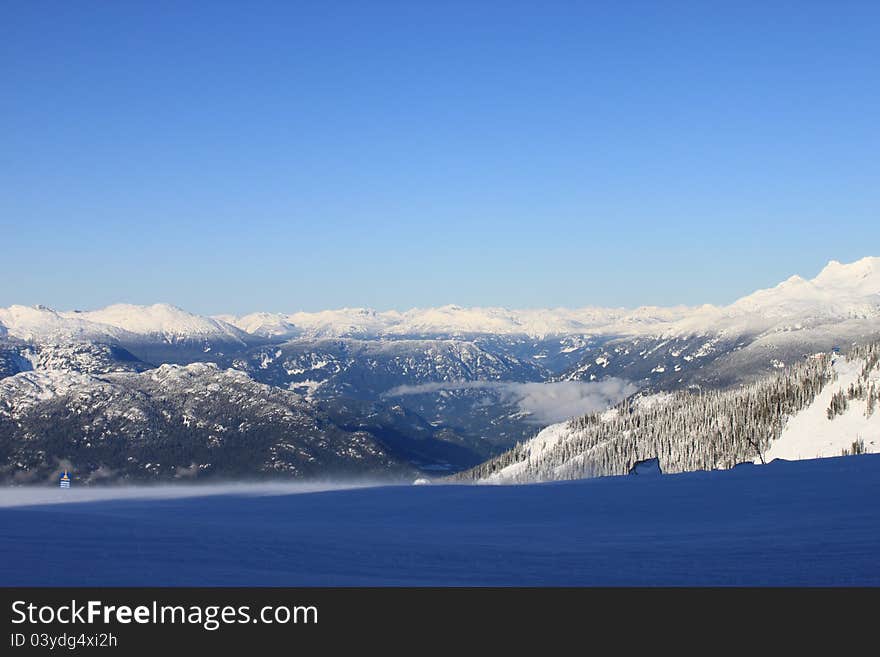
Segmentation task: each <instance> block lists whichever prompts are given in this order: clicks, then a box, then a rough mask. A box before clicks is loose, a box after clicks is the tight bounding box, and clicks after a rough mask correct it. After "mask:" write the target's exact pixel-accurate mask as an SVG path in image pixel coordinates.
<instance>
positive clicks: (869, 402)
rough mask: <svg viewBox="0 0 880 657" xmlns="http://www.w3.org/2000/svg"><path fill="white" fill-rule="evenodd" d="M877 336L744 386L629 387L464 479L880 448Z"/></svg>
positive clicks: (713, 464) (566, 475) (574, 474)
mask: <svg viewBox="0 0 880 657" xmlns="http://www.w3.org/2000/svg"><path fill="white" fill-rule="evenodd" d="M878 397H880V344H876V343H875V344H871V345H867V346H863V347H856V348H854V349H853V350H852V352H851V354H849V355H847V356H845V357H843V356H839V355H831V354H817V355H816V356H815V357H811V358H809V359H807V360H805V361H804V362H802V363H800V364H799V365H797V366H795V367H793V368H789V369H787V370H785V371H783V372H780V373H779V374H777V375H774V376H771V377H769V378H767V379H764V380H761V381H758V382H755V383H753V384H750V385H748V386H743V387H741V388H738V389H732V390H726V391H713V392H708V393H699V394H697V393H692V392H679V393H675V394H659V395H650V396H641V397H636V398H634V399H631V400H627V401H626V402H624V403H623V404H621V405H619V406H618V407H616V408H613V409H610V410H608V411H605V412H601V413H592V414H589V415H586V416H584V417H580V418H575V419H573V420H571V421H569V422H563V423H560V424H555V425H552V426H549V427H547V428H545V429H544V430H543V431H541V432H540V433H539V434H538V435H537V436H536V437H535V438H533V439H532V440H530V441H528V442H526V443H524V444H521V445H517V446H516V447H515V448H513V449H512V450H510V451H509V452H507V453H505V454H502V455H500V456H498V457H496V458H495V459H492V460H490V461H488V462H486V463H484V464H482V465H480V466H478V467H477V468H475V469H474V470H472V471H470V472H468V473H464V474H462V475H459V478H461V479H464V480H479V481H486V482H500V483H504V482H527V481H543V480H554V479H576V478H579V477H589V476H598V475H608V474H624V473H626V472H628V471H629V469H630V468H631V467H632V466H633V465H634V464H635V463H637V462H638V461H641V460H645V459H649V458H659V460H660V465H661V467H662V469H663V471H664V472H682V471H688V470H711V469H719V468H720V469H725V468H730V467H733V466H735V465H737V464H738V463H742V462H746V461H754V462H756V463H761V462H769V461H772V460H773V459H776V458H782V459H788V460H797V459H806V458H817V457H827V456H840V455H841V454H847V453H864V452H880V408H878V407H880V399H878Z"/></svg>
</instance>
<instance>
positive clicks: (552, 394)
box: [383, 378, 639, 424]
mask: <svg viewBox="0 0 880 657" xmlns="http://www.w3.org/2000/svg"><path fill="white" fill-rule="evenodd" d="M638 389H639V388H638V386H636V385H635V384H633V383H631V382H629V381H626V380H624V379H618V378H608V379H603V380H602V381H558V382H550V383H511V382H506V381H447V382H436V383H423V384H420V385H403V386H398V387H396V388H393V389H391V390H389V391H388V392H386V393H385V395H383V396H384V397H399V396H404V395H422V394H431V393H435V392H443V391H454V390H495V391H497V392H498V393H499V395H500V396H501V398H502V400H503V401H505V402H508V403H514V404H516V405H517V406H518V407H519V409H520V411H521V412H523V413H527V414H528V415H529V416H531V421H533V422H534V423H535V424H553V423H554V422H561V421H563V420H567V419H569V418H572V417H575V416H577V415H583V414H585V413H592V412H593V411H600V410H603V409H605V408H608V407H609V406H613V405H614V404H616V403H617V402H619V401H621V400H623V399H625V398H626V397H628V396H630V395H632V394H634V393H635V392H638Z"/></svg>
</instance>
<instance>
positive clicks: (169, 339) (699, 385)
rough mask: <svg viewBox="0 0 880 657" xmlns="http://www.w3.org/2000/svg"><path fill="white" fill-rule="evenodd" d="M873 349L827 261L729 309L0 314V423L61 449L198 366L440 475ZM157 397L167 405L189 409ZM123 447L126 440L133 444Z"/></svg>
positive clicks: (12, 310) (868, 282)
mask: <svg viewBox="0 0 880 657" xmlns="http://www.w3.org/2000/svg"><path fill="white" fill-rule="evenodd" d="M878 335H880V258H876V257H870V258H863V259H862V260H859V261H857V262H854V263H850V264H841V263H839V262H835V261H832V262H830V263H829V264H828V265H827V266H826V267H825V268H824V269H823V270H822V271H821V272H820V273H819V274H818V275H817V276H815V277H814V278H812V279H809V280H808V279H806V278H801V277H799V276H793V277H791V278H789V279H788V280H786V281H784V282H782V283H780V284H779V285H777V286H776V287H773V288H769V289H766V290H758V291H757V292H754V293H753V294H750V295H748V296H746V297H743V298H742V299H739V300H738V301H736V302H734V303H732V304H730V305H728V306H712V305H704V306H696V307H685V306H680V307H672V308H662V307H642V308H637V309H622V308H581V309H574V310H571V309H560V308H557V309H547V310H509V309H505V308H462V307H459V306H444V307H440V308H427V309H413V310H408V311H405V312H399V311H386V312H379V311H374V310H369V309H341V310H328V311H322V312H312V313H307V312H296V313H290V314H273V313H254V314H250V315H246V316H241V317H238V316H230V315H218V316H215V317H205V316H200V315H196V314H193V313H189V312H187V311H185V310H182V309H180V308H176V307H174V306H171V305H168V304H155V305H152V306H135V305H128V304H117V305H113V306H109V307H107V308H103V309H100V310H92V311H79V310H72V311H58V310H53V309H50V308H47V307H44V306H36V307H25V306H11V307H9V308H0V382H2V384H3V385H2V387H0V412H2V410H3V409H6V410H7V411H9V409H13V408H21V407H28V408H31V407H34V408H37V407H39V409H38V411H35V412H39V413H41V414H42V416H41V417H45V416H52V417H54V415H53V414H56V413H60V414H61V415H59V416H58V417H54V420H55V421H57V426H59V427H66V428H67V429H66V430H69V431H74V432H78V431H80V429H79V428H77V427H79V425H78V424H76V423H75V422H73V423H71V422H70V421H69V418H73V417H74V415H71V413H74V411H72V410H71V409H72V408H73V407H74V406H75V407H76V408H77V409H78V410H77V411H76V414H79V415H81V414H82V412H83V409H84V408H86V407H88V406H89V403H91V404H92V405H94V406H95V408H110V406H112V404H109V402H108V401H107V400H106V399H105V398H104V396H103V395H104V394H105V392H106V390H108V389H112V390H117V391H119V395H118V396H113V395H111V397H112V398H113V399H117V398H118V399H124V400H128V399H136V398H139V396H140V395H144V394H148V395H150V396H152V395H154V392H155V391H153V390H152V389H151V390H150V391H149V392H145V390H144V387H143V385H142V382H143V381H146V380H147V379H144V378H141V377H142V376H146V375H148V374H149V372H150V371H153V370H156V369H157V368H161V367H162V366H172V365H173V366H181V367H186V366H189V365H192V364H207V365H210V366H214V367H216V368H218V370H217V371H220V372H223V371H226V370H231V371H232V372H233V373H234V374H235V376H236V377H238V376H245V377H247V378H248V379H249V380H250V381H251V382H252V383H253V384H254V386H255V387H253V388H248V390H251V391H252V392H253V394H255V395H265V394H267V393H266V392H265V391H274V390H280V391H282V392H283V393H284V394H285V395H288V396H286V397H284V399H285V400H287V401H289V402H290V403H291V404H293V403H294V401H296V403H297V404H299V406H300V407H302V408H305V407H306V406H308V407H310V408H311V409H312V410H311V414H312V416H314V417H325V418H327V421H328V422H330V423H331V424H333V425H334V426H336V427H337V429H338V430H339V431H341V432H366V433H367V434H369V435H370V436H372V438H371V440H375V441H376V443H375V444H376V445H377V446H378V447H377V449H381V450H383V454H385V455H386V456H387V462H394V463H404V464H409V466H412V467H415V468H418V469H423V470H427V471H432V470H441V471H442V470H445V471H447V472H448V471H455V470H460V469H462V468H468V467H471V466H473V465H475V464H476V463H479V462H481V461H482V460H484V459H486V458H489V457H492V456H495V455H497V454H499V453H502V452H504V450H506V449H509V448H510V447H512V446H513V445H514V444H516V443H517V442H518V441H523V440H525V439H528V438H529V437H531V436H533V435H534V433H535V431H536V429H539V428H540V427H541V426H543V425H546V423H547V422H550V421H556V420H559V419H563V418H564V417H568V416H569V415H571V414H576V413H579V412H587V411H591V410H594V409H595V408H596V407H597V404H599V403H604V402H606V401H612V400H613V401H616V400H617V399H619V398H620V397H619V396H617V395H619V394H620V392H621V391H623V390H636V389H639V390H641V391H642V394H643V395H644V394H650V393H658V392H664V393H665V392H671V391H681V390H702V391H710V390H724V389H729V388H731V387H732V386H737V385H740V384H743V383H750V382H753V381H755V380H757V379H758V378H760V377H762V376H768V375H772V374H774V373H777V372H781V371H783V370H785V369H786V368H790V367H792V366H793V365H797V364H798V363H801V362H802V361H803V359H804V356H805V355H808V354H813V353H816V352H829V351H831V349H832V348H833V347H835V346H840V347H843V348H844V349H846V348H847V347H848V346H849V345H852V344H863V343H866V342H869V341H871V340H872V339H874V338H876V337H877V336H878ZM141 373H143V374H141ZM203 374H205V376H207V374H206V373H203ZM212 376H213V375H212ZM46 377H48V379H47V378H46ZM202 378H204V377H202ZM214 378H216V379H217V380H216V381H215V382H213V383H212V384H211V385H216V386H219V387H220V389H221V390H223V389H224V387H225V386H227V384H228V386H233V383H234V382H236V381H238V379H237V378H234V377H233V378H224V377H222V376H221V377H214ZM49 384H51V385H49ZM67 384H69V386H67ZM609 384H610V385H609ZM235 385H238V384H235ZM46 386H49V388H51V389H57V388H58V386H61V387H62V388H64V389H65V390H67V391H68V392H66V393H65V395H74V396H75V398H76V399H77V400H87V402H88V400H91V401H90V402H89V403H86V404H85V406H83V405H81V404H79V402H77V404H74V406H70V405H69V404H68V405H66V406H64V408H66V409H67V410H66V411H65V410H63V409H62V407H61V406H58V405H57V404H56V403H55V402H57V397H58V395H54V394H52V395H49V396H48V397H46V395H48V394H49V393H48V392H47V390H49V388H47V387H46ZM64 386H67V387H64ZM107 386H110V387H109V388H108V387H107ZM260 386H262V387H260ZM535 386H538V388H536V387H535ZM233 387H234V386H233ZM174 389H175V390H176V393H177V394H180V395H182V396H183V397H184V398H186V397H188V396H190V395H192V394H193V393H192V388H180V387H177V388H174ZM226 392H230V394H231V391H226ZM627 394H629V393H627ZM65 399H67V397H65ZM230 399H231V400H233V401H231V402H230V404H231V405H232V406H237V407H238V410H237V411H236V412H238V413H241V414H247V412H249V411H248V408H249V407H248V406H247V404H246V400H245V399H244V397H243V396H241V395H232V396H231V397H230ZM34 400H36V401H34ZM51 400H55V401H51ZM125 403H127V402H125ZM29 404H30V406H29ZM102 404H103V405H104V406H101V405H102ZM22 405H24V406H22ZM123 405H124V404H123ZM107 412H109V411H107ZM114 412H116V411H114ZM119 412H122V411H119ZM562 412H564V413H566V415H559V413H562ZM10 417H12V416H11V415H9V414H8V413H7V419H8V418H10ZM29 417H30V416H29ZM163 417H164V416H163ZM64 418H68V419H64ZM62 420H63V421H62ZM29 421H33V418H31V420H29ZM150 422H152V424H151V425H150V426H153V427H164V428H162V429H161V430H160V431H159V432H158V433H156V434H149V432H147V433H148V434H149V435H152V436H153V438H152V440H156V441H158V442H159V443H162V441H165V440H166V439H167V436H168V435H174V436H177V435H178V434H177V433H176V431H175V430H173V427H172V425H168V424H163V423H162V422H158V423H157V422H156V421H154V420H150ZM19 424H20V423H19ZM3 426H4V427H5V429H3V430H2V431H0V460H2V458H4V457H3V454H4V453H5V454H6V455H7V456H6V457H5V458H12V456H10V455H11V454H13V453H15V450H16V449H17V443H16V441H18V440H20V439H23V436H25V434H23V433H22V431H23V430H24V429H23V428H22V426H18V425H14V424H9V421H7V423H6V424H5V425H3ZM126 426H133V425H126ZM224 426H225V425H224ZM276 429H277V431H275V432H274V433H272V435H280V434H279V432H281V431H282V427H280V425H279V426H278V427H276ZM84 430H85V429H84ZM4 431H5V433H3V432H4ZM126 431H128V430H126ZM267 431H268V429H267ZM285 431H286V429H285ZM128 433H131V436H128V434H127V433H126V432H125V431H123V434H125V437H126V439H129V438H131V437H132V436H135V435H146V434H144V433H143V431H141V432H140V433H138V432H137V431H134V430H133V429H132V431H129V432H128ZM270 433H271V432H270ZM4 441H5V442H4ZM9 441H12V443H9ZM13 443H14V444H13ZM4 445H5V447H4ZM53 449H55V448H53ZM3 450H5V451H3ZM10 450H11V451H10ZM56 451H57V450H56ZM303 453H305V452H303ZM340 454H342V455H343V457H344V454H345V450H342V451H340ZM313 458H314V459H316V462H315V463H312V464H311V465H309V466H308V467H306V466H305V465H303V464H300V465H299V466H298V467H297V468H293V469H292V470H291V471H292V472H298V473H304V472H314V471H317V470H320V462H321V461H322V460H323V461H326V463H327V464H328V467H329V464H331V463H333V462H335V458H336V457H331V456H330V455H329V452H326V451H324V452H317V453H316V455H314V457H313ZM352 458H354V456H352ZM16 462H17V461H16ZM367 463H372V464H373V465H374V466H375V465H377V464H379V466H378V467H385V466H384V465H381V464H383V463H386V461H383V460H382V459H379V460H378V461H375V462H374V461H370V460H369V459H361V460H359V461H356V464H361V465H363V464H367ZM177 465H178V466H180V467H188V464H177ZM337 465H338V464H337ZM90 467H93V468H98V467H101V466H100V464H96V463H92V466H90ZM334 467H335V466H334ZM132 476H133V475H132Z"/></svg>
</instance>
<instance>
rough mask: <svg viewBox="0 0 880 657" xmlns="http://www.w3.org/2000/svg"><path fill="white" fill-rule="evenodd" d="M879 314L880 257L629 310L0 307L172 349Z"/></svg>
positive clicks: (3, 326)
mask: <svg viewBox="0 0 880 657" xmlns="http://www.w3.org/2000/svg"><path fill="white" fill-rule="evenodd" d="M878 316H880V257H866V258H862V259H861V260H858V261H856V262H853V263H850V264H841V263H839V262H837V261H834V260H832V261H831V262H829V263H828V265H827V266H826V267H825V268H824V269H823V270H822V271H821V272H820V273H819V274H818V275H817V276H816V277H814V278H813V279H811V280H808V279H805V278H802V277H800V276H797V275H795V276H792V277H791V278H789V279H787V280H785V281H783V282H782V283H780V284H779V285H777V286H776V287H773V288H769V289H765V290H758V291H756V292H754V293H752V294H750V295H748V296H745V297H743V298H741V299H739V300H738V301H736V302H734V303H732V304H730V305H728V306H714V305H708V304H707V305H703V306H695V307H688V306H677V307H671V308H663V307H654V306H645V307H641V308H636V309H634V310H627V309H623V308H592V307H587V308H579V309H566V308H554V309H529V310H510V309H507V308H495V307H486V308H463V307H460V306H455V305H449V306H443V307H439V308H424V309H420V308H416V309H412V310H408V311H405V312H399V311H396V310H391V311H384V312H380V311H376V310H371V309H365V308H343V309H340V310H326V311H321V312H296V313H291V314H277V313H265V312H259V313H252V314H249V315H244V316H234V315H218V316H216V317H203V316H199V315H194V314H192V313H188V312H186V311H184V310H181V309H179V308H175V307H174V306H170V305H168V304H155V305H152V306H135V305H130V304H116V305H112V306H108V307H106V308H103V309H101V310H94V311H64V312H62V311H56V310H52V309H50V308H47V307H44V306H36V307H25V306H11V307H9V308H3V309H0V331H3V332H5V333H6V334H8V335H9V336H12V337H17V338H21V339H24V340H47V339H59V338H73V339H87V340H95V339H104V340H106V339H116V340H120V341H126V340H128V341H130V340H132V339H133V337H134V336H138V337H140V338H149V339H155V340H160V341H163V342H166V343H169V344H172V343H175V342H180V341H184V340H216V341H221V342H238V343H242V344H245V343H247V342H248V339H249V338H253V337H259V338H271V339H277V338H293V337H308V338H319V337H331V338H336V337H353V338H380V337H388V338H393V337H398V336H417V335H432V336H434V335H459V336H465V335H480V334H489V335H525V336H528V337H531V338H537V339H541V338H546V337H548V336H565V335H584V334H588V335H615V336H644V335H660V336H666V337H674V336H682V335H688V334H692V333H707V332H721V331H723V332H725V333H726V334H728V335H736V334H742V333H759V332H765V331H771V330H772V331H782V330H798V329H802V328H806V327H810V326H818V325H821V324H825V323H828V322H840V321H844V320H861V319H870V318H877V317H878Z"/></svg>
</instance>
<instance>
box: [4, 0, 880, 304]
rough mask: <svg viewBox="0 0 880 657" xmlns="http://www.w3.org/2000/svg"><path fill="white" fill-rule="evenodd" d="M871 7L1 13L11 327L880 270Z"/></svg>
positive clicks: (707, 290)
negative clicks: (158, 307) (30, 320)
mask: <svg viewBox="0 0 880 657" xmlns="http://www.w3.org/2000/svg"><path fill="white" fill-rule="evenodd" d="M878 31H880V3H877V2H865V3H855V2H825V3H819V2H807V1H798V2H755V3H749V2H727V3H721V2H718V3H715V2H713V3H708V2H693V3H683V2H682V3H678V2H608V3H600V2H546V1H542V2H515V1H513V0H508V1H505V2H488V1H487V2H455V1H452V2H448V1H444V2H402V1H401V2H368V1H358V2H355V1H352V2H330V1H327V0H324V1H322V2H315V3H306V2H278V3H262V2H249V3H243V2H240V3H227V2H210V3H209V2H205V3H197V2H157V1H152V2H144V3H137V2H124V3H108V2H75V3H62V2H49V3H45V2H39V1H35V0H28V1H23V2H17V1H9V2H4V3H3V4H2V7H0V144H2V146H0V280H2V283H0V305H9V304H12V303H23V304H35V303H44V304H48V305H51V306H55V307H59V308H92V307H97V306H102V305H105V304H108V303H112V302H117V301H126V302H133V303H152V302H156V301H167V302H171V303H174V304H177V305H180V306H182V307H184V308H187V309H189V310H193V311H195V312H204V313H216V312H236V313H241V312H248V311H253V310H272V311H293V310H298V309H306V310H315V309H320V308H329V307H341V306H372V307H376V308H380V309H385V308H400V309H405V308H409V307H413V306H428V305H439V304H444V303H458V304H462V305H506V306H511V307H543V306H557V305H565V306H582V305H593V304H595V305H615V306H619V305H623V306H634V305H640V304H673V303H702V302H713V303H726V302H729V301H732V300H733V299H735V298H736V297H738V296H740V295H742V294H746V293H748V292H750V291H752V290H753V289H755V288H757V287H764V286H768V285H772V284H775V283H776V282H779V281H781V280H783V279H784V278H787V277H788V276H789V275H791V274H793V273H800V274H802V275H805V276H813V275H815V273H816V272H818V270H819V269H820V268H821V267H822V266H823V264H824V263H825V262H826V261H827V260H829V259H832V258H834V259H837V260H841V261H849V260H855V259H857V258H859V257H862V256H864V255H880V221H878V218H880V158H878V157H877V154H878V153H880V120H878V117H880V75H878V70H880V40H878V39H877V38H876V37H877V34H878Z"/></svg>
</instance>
